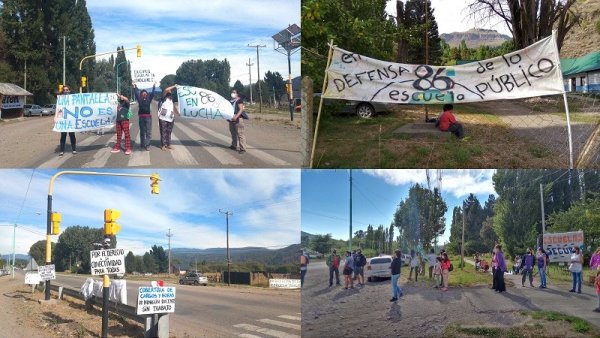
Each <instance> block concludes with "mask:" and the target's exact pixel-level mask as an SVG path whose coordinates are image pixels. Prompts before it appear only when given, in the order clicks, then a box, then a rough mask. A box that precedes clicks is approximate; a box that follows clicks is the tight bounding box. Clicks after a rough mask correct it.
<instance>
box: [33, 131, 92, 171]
mask: <svg viewBox="0 0 600 338" xmlns="http://www.w3.org/2000/svg"><path fill="white" fill-rule="evenodd" d="M76 136H77V135H76ZM80 137H81V136H80ZM99 138H100V136H98V135H91V136H88V137H87V138H86V139H85V140H83V141H81V142H79V143H76V144H77V147H78V148H79V149H80V150H81V147H87V146H89V145H91V144H92V143H94V142H95V141H96V140H97V139H99ZM68 141H69V139H68V137H67V142H68ZM66 149H69V148H68V146H67V145H65V150H66ZM66 153H67V154H69V153H68V152H66ZM74 156H77V155H74ZM69 158H70V156H69V157H67V156H63V157H60V156H58V155H55V157H53V158H51V159H49V160H48V161H46V162H44V163H42V164H41V165H40V166H39V167H40V168H59V167H60V166H62V165H63V164H65V162H66V161H67V160H68V159H69Z"/></svg>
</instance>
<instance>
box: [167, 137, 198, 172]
mask: <svg viewBox="0 0 600 338" xmlns="http://www.w3.org/2000/svg"><path fill="white" fill-rule="evenodd" d="M171 140H172V141H173V142H171V143H174V144H177V146H176V147H173V149H172V150H170V152H171V156H173V159H174V160H175V163H176V164H178V165H187V166H197V165H198V161H196V159H194V156H193V155H192V153H191V152H190V151H189V150H188V149H187V148H186V147H185V146H184V145H183V144H182V143H181V141H180V140H179V138H177V136H175V134H174V133H173V134H171Z"/></svg>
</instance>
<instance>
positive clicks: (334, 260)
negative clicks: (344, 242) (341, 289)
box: [325, 249, 341, 287]
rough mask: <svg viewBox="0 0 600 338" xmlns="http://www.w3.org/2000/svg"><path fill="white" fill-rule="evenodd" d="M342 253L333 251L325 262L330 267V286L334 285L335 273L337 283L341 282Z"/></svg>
mask: <svg viewBox="0 0 600 338" xmlns="http://www.w3.org/2000/svg"><path fill="white" fill-rule="evenodd" d="M340 258H341V257H340V255H338V254H337V252H336V250H335V249H333V251H331V255H329V256H327V260H326V261H325V264H327V266H328V267H329V287H331V286H332V285H333V274H334V273H335V285H341V284H340V270H339V268H340Z"/></svg>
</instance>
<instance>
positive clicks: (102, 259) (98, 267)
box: [90, 249, 125, 276]
mask: <svg viewBox="0 0 600 338" xmlns="http://www.w3.org/2000/svg"><path fill="white" fill-rule="evenodd" d="M90 268H91V270H92V275H93V276H98V275H113V274H118V273H125V250H123V249H106V250H93V251H90Z"/></svg>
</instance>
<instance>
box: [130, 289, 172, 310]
mask: <svg viewBox="0 0 600 338" xmlns="http://www.w3.org/2000/svg"><path fill="white" fill-rule="evenodd" d="M168 312H175V287H173V286H165V287H140V288H139V290H138V300H137V314H138V315H147V314H153V313H168Z"/></svg>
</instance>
